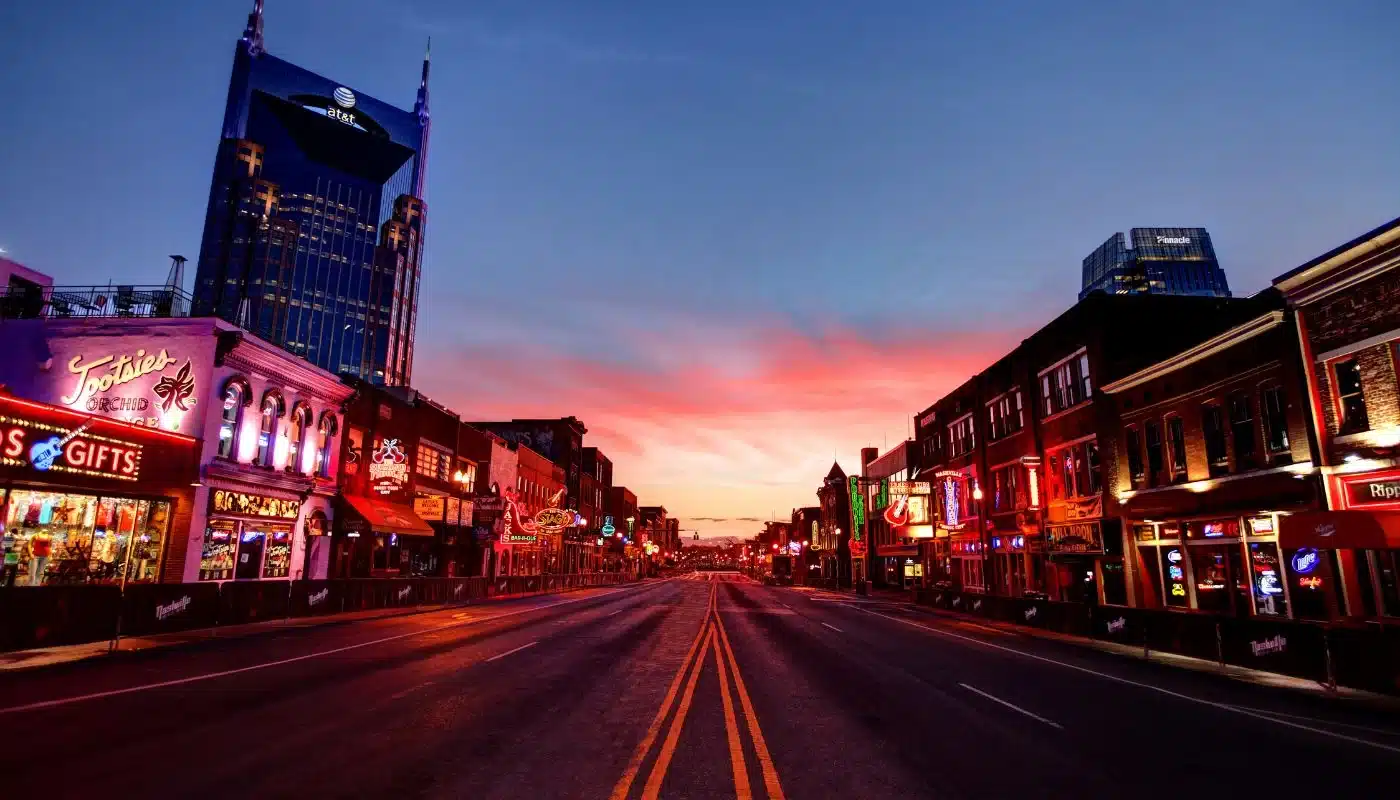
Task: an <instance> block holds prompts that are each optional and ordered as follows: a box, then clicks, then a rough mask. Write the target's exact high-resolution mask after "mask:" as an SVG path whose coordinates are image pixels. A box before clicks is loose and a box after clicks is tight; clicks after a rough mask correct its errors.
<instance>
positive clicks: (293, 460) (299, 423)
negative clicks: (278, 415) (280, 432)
mask: <svg viewBox="0 0 1400 800" xmlns="http://www.w3.org/2000/svg"><path fill="white" fill-rule="evenodd" d="M310 435H311V409H309V408H307V407H306V406H301V407H299V408H297V409H295V410H293V411H292V430H291V433H290V434H288V436H287V471H288V472H301V471H302V470H301V459H302V454H303V453H304V452H305V451H306V445H307V444H308V443H309V442H308V439H309V438H310Z"/></svg>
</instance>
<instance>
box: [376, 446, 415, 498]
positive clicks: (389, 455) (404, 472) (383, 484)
mask: <svg viewBox="0 0 1400 800" xmlns="http://www.w3.org/2000/svg"><path fill="white" fill-rule="evenodd" d="M407 482H408V454H407V453H405V452H404V449H403V445H402V444H400V443H399V440H398V439H380V440H379V443H378V444H377V445H375V448H374V454H373V455H371V456H370V459H369V485H370V488H371V489H372V490H374V492H375V493H377V494H393V493H395V492H397V491H399V490H401V489H403V485H404V484H405V483H407Z"/></svg>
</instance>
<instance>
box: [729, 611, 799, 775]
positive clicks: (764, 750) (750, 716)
mask: <svg viewBox="0 0 1400 800" xmlns="http://www.w3.org/2000/svg"><path fill="white" fill-rule="evenodd" d="M715 627H717V628H718V629H719V639H720V642H721V643H723V645H724V654H725V656H726V657H728V659H729V668H730V669H731V670H732V671H733V672H734V686H735V688H737V689H738V690H739V704H740V705H741V706H742V707H743V709H744V717H745V718H746V719H747V720H748V723H749V738H751V739H753V749H754V753H755V754H756V755H757V756H758V766H759V768H760V770H761V771H762V772H763V788H764V789H766V790H767V792H768V800H783V786H782V784H781V783H780V782H779V781H778V770H777V768H776V767H774V766H773V757H772V756H771V755H769V753H768V745H767V744H766V743H765V742H764V741H763V730H762V729H761V728H759V726H758V715H757V714H755V713H754V710H753V701H751V700H750V699H749V690H748V687H746V686H744V676H743V674H741V673H740V672H739V662H738V661H736V660H735V659H734V649H733V648H731V647H730V646H729V634H728V632H726V631H725V630H724V620H723V619H721V618H720V616H719V615H718V614H716V615H715Z"/></svg>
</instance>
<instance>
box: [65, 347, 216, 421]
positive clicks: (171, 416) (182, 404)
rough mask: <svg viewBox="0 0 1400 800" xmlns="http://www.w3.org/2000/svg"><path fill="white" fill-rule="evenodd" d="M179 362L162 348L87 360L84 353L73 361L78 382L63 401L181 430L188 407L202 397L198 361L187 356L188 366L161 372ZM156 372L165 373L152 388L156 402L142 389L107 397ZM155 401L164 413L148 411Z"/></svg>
mask: <svg viewBox="0 0 1400 800" xmlns="http://www.w3.org/2000/svg"><path fill="white" fill-rule="evenodd" d="M178 361H179V359H176V358H174V357H172V356H171V355H170V352H169V351H168V350H165V349H161V350H160V351H159V352H156V353H147V352H146V351H145V350H144V349H141V350H137V351H136V353H135V355H127V354H122V355H120V356H118V355H106V356H102V357H101V358H96V359H93V360H91V361H87V362H84V361H83V356H82V354H81V353H80V354H78V355H75V356H73V357H72V358H70V359H69V360H68V374H69V375H70V376H72V377H73V378H74V383H73V385H72V389H71V390H70V391H69V392H68V393H67V394H64V395H62V396H61V397H60V398H59V402H60V403H62V404H63V405H65V406H68V407H69V408H72V409H74V410H79V411H87V412H89V413H97V414H112V415H116V416H118V417H120V418H121V419H122V420H123V421H126V422H131V423H133V424H136V425H145V426H148V427H162V428H166V429H168V430H178V429H179V427H180V421H181V418H182V417H183V415H184V412H186V411H189V410H190V408H191V407H192V406H194V405H195V404H196V403H197V402H198V398H197V397H196V396H195V390H196V385H195V379H194V365H193V364H192V363H191V361H190V360H189V359H185V363H184V365H183V366H181V367H180V369H179V370H178V371H176V372H175V373H174V374H173V375H164V374H161V372H162V371H163V370H164V369H165V368H166V367H169V366H170V365H171V364H175V363H177V362H178ZM152 375H157V376H159V380H157V381H155V382H154V383H153V384H151V385H150V386H149V387H148V391H149V392H150V393H151V395H152V396H154V398H155V403H154V404H153V403H152V400H151V397H147V396H145V395H144V394H143V393H142V391H140V390H138V391H136V393H135V394H134V395H131V396H126V397H108V396H107V393H108V392H110V391H112V390H113V389H116V388H118V387H121V386H126V385H128V384H132V383H135V382H137V381H140V380H141V379H142V378H145V377H147V376H152ZM153 405H154V407H155V408H154V410H156V411H157V412H158V415H156V416H147V414H148V413H149V412H150V411H152V410H153ZM177 412H178V413H177Z"/></svg>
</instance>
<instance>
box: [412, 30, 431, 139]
mask: <svg viewBox="0 0 1400 800" xmlns="http://www.w3.org/2000/svg"><path fill="white" fill-rule="evenodd" d="M432 55H433V37H431V36H429V37H428V49H427V50H425V51H424V52H423V80H422V81H421V82H419V84H418V100H417V101H416V102H415V103H414V104H413V111H414V113H416V114H417V115H418V119H419V121H420V122H427V120H428V67H429V66H430V64H431V61H432Z"/></svg>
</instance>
